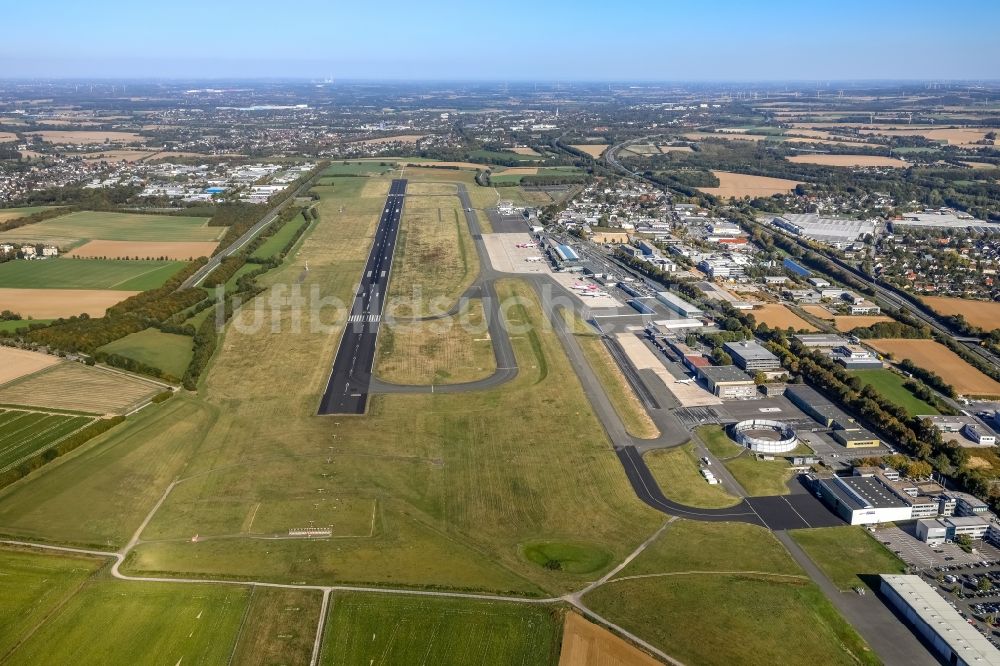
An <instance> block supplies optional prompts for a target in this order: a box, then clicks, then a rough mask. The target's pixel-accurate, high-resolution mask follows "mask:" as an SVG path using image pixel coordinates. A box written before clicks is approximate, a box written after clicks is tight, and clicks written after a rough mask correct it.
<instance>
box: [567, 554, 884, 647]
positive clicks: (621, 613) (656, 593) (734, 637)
mask: <svg viewBox="0 0 1000 666" xmlns="http://www.w3.org/2000/svg"><path fill="white" fill-rule="evenodd" d="M746 555H747V559H748V560H752V554H750V553H747V554H746ZM748 566H752V562H748ZM584 601H585V602H586V603H587V604H588V605H589V606H590V607H591V608H592V609H593V610H594V611H595V612H597V613H600V614H601V615H602V616H603V617H605V618H607V619H608V620H610V621H611V622H615V623H616V624H618V625H620V626H622V627H623V628H624V629H626V630H627V631H631V632H633V633H635V634H636V635H638V636H639V637H641V638H643V639H644V640H647V641H649V642H650V643H652V644H653V645H655V646H656V647H658V648H660V649H661V650H663V651H664V652H666V653H667V654H669V655H670V656H672V657H674V658H675V659H678V660H680V661H681V662H683V663H686V664H698V665H699V666H731V665H732V664H762V665H763V664H824V665H830V664H843V665H844V666H857V665H858V664H872V665H874V664H879V663H880V662H879V660H878V658H877V657H876V656H875V655H874V653H872V652H871V651H870V650H869V648H868V647H867V646H866V645H865V643H864V641H863V640H862V639H861V637H860V636H858V634H857V633H856V632H855V631H854V629H853V628H852V627H851V626H850V625H849V624H848V623H847V622H846V621H845V620H844V619H843V618H842V617H841V616H840V615H839V614H838V613H837V611H836V610H835V609H834V608H833V606H831V605H830V602H829V601H827V600H826V598H825V597H824V596H823V593H822V592H820V590H819V588H817V587H816V586H815V585H813V584H812V583H809V582H807V581H801V580H794V579H793V580H782V581H780V582H778V581H776V580H775V579H774V578H771V577H762V576H755V575H752V574H740V575H730V574H714V575H703V576H668V577H662V578H645V579H633V580H626V581H620V582H614V583H611V584H608V585H604V586H602V587H599V588H598V589H596V590H595V591H593V592H591V593H590V594H588V595H587V596H586V597H585V598H584Z"/></svg>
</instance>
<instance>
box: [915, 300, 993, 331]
mask: <svg viewBox="0 0 1000 666" xmlns="http://www.w3.org/2000/svg"><path fill="white" fill-rule="evenodd" d="M920 300H922V301H923V302H924V303H926V304H927V305H929V306H930V307H931V308H932V309H934V310H935V311H936V312H939V313H941V314H943V315H962V316H963V317H965V321H967V322H969V323H970V324H972V325H973V326H978V327H979V328H981V329H983V330H984V331H992V330H993V329H995V328H1000V303H997V302H995V301H975V300H972V299H968V298H948V297H945V296H921V297H920Z"/></svg>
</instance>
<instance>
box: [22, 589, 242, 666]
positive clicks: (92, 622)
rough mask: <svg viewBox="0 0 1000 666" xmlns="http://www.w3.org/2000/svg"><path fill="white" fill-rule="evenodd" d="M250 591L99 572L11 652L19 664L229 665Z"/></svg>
mask: <svg viewBox="0 0 1000 666" xmlns="http://www.w3.org/2000/svg"><path fill="white" fill-rule="evenodd" d="M249 597H250V592H249V590H248V589H247V588H244V587H236V586H213V585H190V584H186V585H185V584H170V583H149V584H144V583H134V582H126V581H118V580H113V579H107V578H101V577H98V578H93V579H91V580H90V581H89V582H88V583H87V584H86V585H85V586H83V588H81V589H80V591H79V592H77V593H76V594H75V595H74V596H73V597H72V598H71V599H70V600H69V601H68V602H67V603H66V604H65V605H64V606H62V607H61V608H60V609H58V611H57V612H56V613H54V614H53V615H51V616H49V617H48V618H46V620H45V622H44V623H43V624H42V625H41V627H39V628H38V630H37V631H35V632H34V633H33V634H31V635H30V636H29V637H27V640H25V641H24V643H22V644H21V645H19V646H18V647H17V649H16V650H15V651H14V652H13V653H11V654H10V655H8V657H9V659H10V660H11V663H17V664H39V665H41V664H68V663H77V664H225V663H227V662H228V660H229V656H230V654H231V653H232V651H233V648H234V646H235V643H236V637H237V632H238V631H239V628H240V622H241V621H242V620H243V617H244V614H245V613H246V609H247V602H248V600H249Z"/></svg>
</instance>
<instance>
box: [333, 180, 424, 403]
mask: <svg viewBox="0 0 1000 666" xmlns="http://www.w3.org/2000/svg"><path fill="white" fill-rule="evenodd" d="M405 194H406V181H405V180H402V179H396V180H393V181H392V185H391V186H390V187H389V195H388V196H387V197H386V200H385V208H384V209H383V210H382V217H381V218H380V219H379V223H378V228H377V229H376V231H375V241H374V242H373V243H372V249H371V252H370V253H369V255H368V262H367V263H366V264H365V270H364V272H363V273H362V274H361V283H360V285H359V286H358V291H357V293H356V294H355V297H354V303H353V304H352V305H351V312H350V315H348V319H347V323H346V324H345V326H344V334H343V336H342V337H341V339H340V347H339V348H338V349H337V357H336V358H335V359H334V361H333V371H332V372H331V373H330V381H329V382H328V383H327V386H326V393H324V394H323V399H322V400H321V401H320V405H319V413H320V414H364V413H365V408H366V406H367V405H368V387H369V383H370V382H371V376H372V366H373V365H374V363H375V344H376V342H377V341H378V331H379V324H380V322H381V319H382V307H383V305H384V303H385V295H386V291H387V289H388V286H389V273H390V272H391V270H392V255H393V252H394V251H395V249H396V235H397V233H398V232H399V220H400V218H401V217H402V212H403V198H404V196H405Z"/></svg>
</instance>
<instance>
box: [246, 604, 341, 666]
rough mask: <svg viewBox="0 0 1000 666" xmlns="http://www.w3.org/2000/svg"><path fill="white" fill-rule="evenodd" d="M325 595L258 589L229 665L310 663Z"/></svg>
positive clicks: (271, 665) (259, 665) (272, 665)
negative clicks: (321, 604)
mask: <svg viewBox="0 0 1000 666" xmlns="http://www.w3.org/2000/svg"><path fill="white" fill-rule="evenodd" d="M321 601H322V594H321V593H320V592H318V591H315V590H289V589H282V588H273V587H271V588H268V587H254V588H253V592H252V593H251V596H250V607H249V609H248V610H247V616H246V621H245V622H244V623H243V627H242V628H241V629H240V638H239V641H238V642H237V644H236V650H235V651H234V652H233V655H232V658H231V660H230V662H229V663H231V664H239V666H275V665H276V664H308V663H309V658H310V657H311V656H312V649H313V641H314V640H315V638H316V625H317V623H318V622H319V612H320V602H321Z"/></svg>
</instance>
